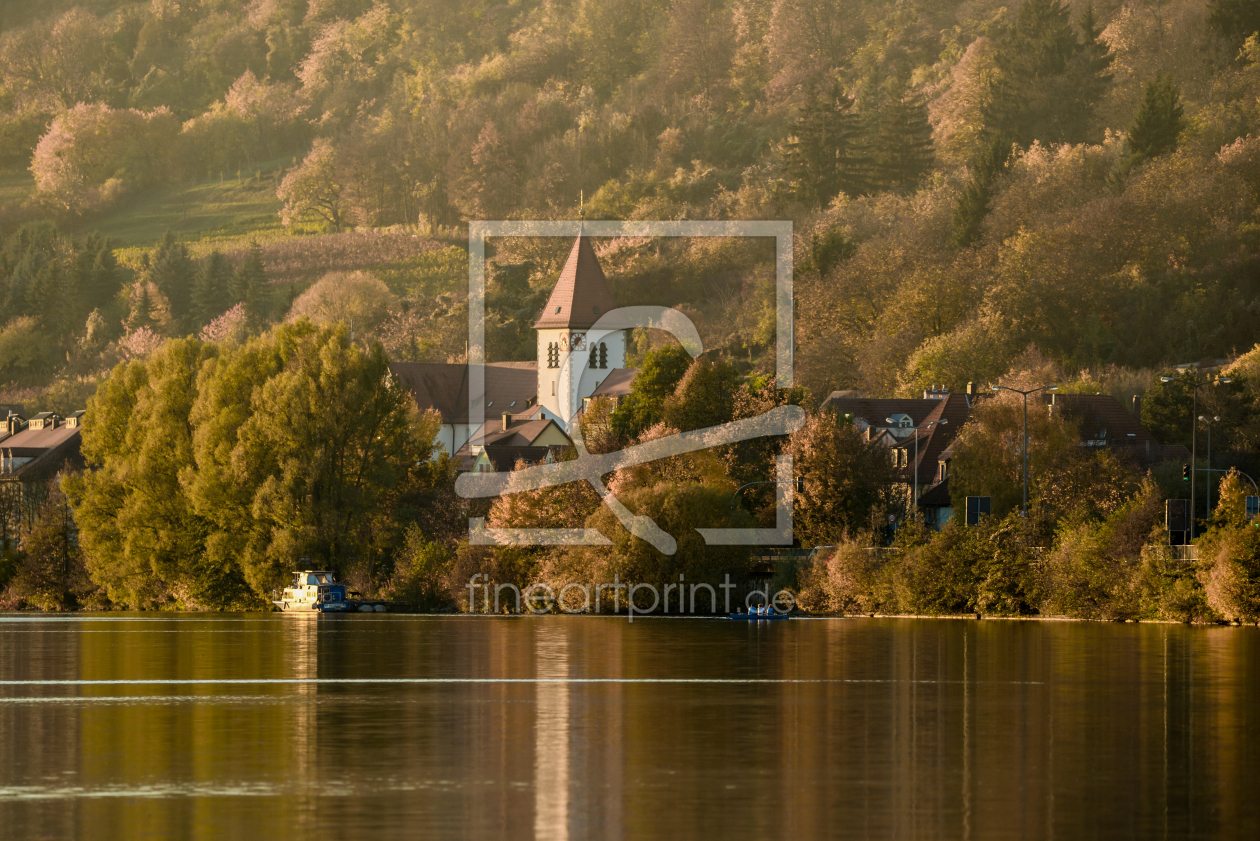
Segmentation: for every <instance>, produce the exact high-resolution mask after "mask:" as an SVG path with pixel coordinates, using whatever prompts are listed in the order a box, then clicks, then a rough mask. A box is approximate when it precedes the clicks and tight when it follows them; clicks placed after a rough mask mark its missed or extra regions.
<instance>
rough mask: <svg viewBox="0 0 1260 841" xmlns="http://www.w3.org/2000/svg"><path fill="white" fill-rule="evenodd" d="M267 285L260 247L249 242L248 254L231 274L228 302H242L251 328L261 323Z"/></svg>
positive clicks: (253, 328)
mask: <svg viewBox="0 0 1260 841" xmlns="http://www.w3.org/2000/svg"><path fill="white" fill-rule="evenodd" d="M266 286H267V270H266V269H265V268H264V267H263V261H262V248H261V247H260V246H259V245H258V243H257V242H252V243H250V246H249V255H248V256H247V257H246V258H245V260H244V261H243V262H242V263H241V265H240V267H239V268H237V270H236V273H235V274H233V275H232V284H231V287H230V292H231V295H230V298H231V301H230V304H244V305H245V314H246V317H247V318H248V323H249V327H250V329H251V330H257V329H258V328H259V327H260V326H261V325H262V319H263V317H264V316H265V315H266V313H265V312H264V311H263V308H264V304H265V294H266Z"/></svg>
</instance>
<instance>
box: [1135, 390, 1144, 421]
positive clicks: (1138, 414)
mask: <svg viewBox="0 0 1260 841" xmlns="http://www.w3.org/2000/svg"><path fill="white" fill-rule="evenodd" d="M1133 417H1135V418H1137V419H1138V420H1139V421H1140V420H1141V419H1142V395H1140V394H1135V395H1133Z"/></svg>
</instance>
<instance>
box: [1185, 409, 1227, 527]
mask: <svg viewBox="0 0 1260 841" xmlns="http://www.w3.org/2000/svg"><path fill="white" fill-rule="evenodd" d="M1220 419H1221V416H1220V415H1213V416H1212V417H1210V418H1209V417H1208V416H1207V415H1199V422H1200V423H1202V424H1203V425H1205V426H1206V427H1207V431H1208V485H1207V514H1208V516H1209V517H1211V516H1212V424H1214V423H1216V422H1217V421H1219V420H1220ZM1191 469H1193V468H1191Z"/></svg>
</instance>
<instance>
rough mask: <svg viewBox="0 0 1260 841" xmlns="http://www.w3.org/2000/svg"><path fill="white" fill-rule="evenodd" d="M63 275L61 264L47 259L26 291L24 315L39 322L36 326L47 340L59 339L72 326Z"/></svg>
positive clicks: (69, 297) (69, 299) (69, 298)
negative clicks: (42, 331)
mask: <svg viewBox="0 0 1260 841" xmlns="http://www.w3.org/2000/svg"><path fill="white" fill-rule="evenodd" d="M67 291H68V290H67V289H66V272H65V270H64V269H63V267H62V265H61V263H60V261H58V260H56V259H46V260H44V261H43V265H42V266H41V267H40V269H39V271H38V272H37V273H36V274H35V276H34V277H33V278H31V282H30V285H29V286H27V288H26V303H27V307H26V309H27V312H29V313H30V314H31V315H34V316H35V317H36V318H37V319H39V326H40V327H41V328H42V329H43V330H44V331H46V334H47V337H48V338H49V339H58V338H61V337H62V336H63V335H65V333H66V332H67V331H68V330H69V327H70V323H71V318H72V315H71V312H70V302H71V296H70V295H69V294H67Z"/></svg>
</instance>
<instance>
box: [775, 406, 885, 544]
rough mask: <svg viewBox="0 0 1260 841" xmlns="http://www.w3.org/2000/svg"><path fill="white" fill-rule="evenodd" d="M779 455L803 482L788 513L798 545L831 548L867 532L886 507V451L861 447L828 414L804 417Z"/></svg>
mask: <svg viewBox="0 0 1260 841" xmlns="http://www.w3.org/2000/svg"><path fill="white" fill-rule="evenodd" d="M784 452H786V453H790V454H791V456H792V469H793V470H794V471H795V473H796V475H797V476H800V477H801V478H802V479H803V480H804V482H805V488H804V490H803V491H801V492H800V493H798V494H797V495H796V499H795V505H794V513H793V517H794V520H793V529H794V531H795V533H796V534H797V535H799V537H800V539H801V541H802V544H803V545H812V546H825V545H831V546H834V545H836V544H838V543H839V542H840V541H841V540H842V539H843V538H844V537H846V536H847V535H852V534H856V533H857V532H859V531H861V530H863V529H866V528H869V527H870V525H871V518H872V515H873V514H879V513H883V511H884V510H885V509H886V507H887V506H888V505H889V503H890V502H891V493H892V486H893V482H894V481H895V479H896V477H895V475H894V471H893V467H892V462H891V461H890V459H889V458H888V450H886V449H885V448H883V447H879V446H872V445H871V444H869V443H867V442H866V441H864V440H863V439H862V435H861V434H860V433H859V432H858V431H857V429H856V428H855V427H854V426H853V424H852V423H850V422H847V421H845V420H843V419H841V418H837V417H836V416H835V414H834V413H832V412H819V413H817V414H812V415H810V417H809V418H808V419H807V420H806V421H805V425H804V426H802V427H801V428H800V429H798V430H797V431H796V432H794V433H792V435H791V437H790V438H788V442H787V445H786V446H785V448H784Z"/></svg>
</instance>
